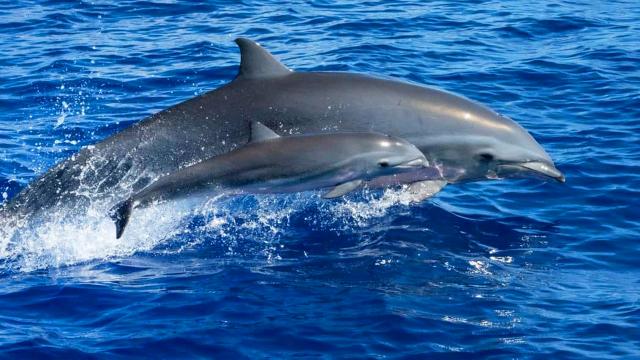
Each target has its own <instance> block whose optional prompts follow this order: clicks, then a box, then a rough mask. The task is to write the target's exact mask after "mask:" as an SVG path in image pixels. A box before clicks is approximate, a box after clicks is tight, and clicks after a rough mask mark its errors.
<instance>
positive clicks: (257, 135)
mask: <svg viewBox="0 0 640 360" xmlns="http://www.w3.org/2000/svg"><path fill="white" fill-rule="evenodd" d="M279 137H280V135H278V134H276V133H275V132H274V131H273V130H271V129H269V128H268V127H266V126H264V125H262V123H260V122H258V121H252V122H251V133H250V134H249V142H258V141H265V140H269V139H277V138H279Z"/></svg>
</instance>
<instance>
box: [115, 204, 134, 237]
mask: <svg viewBox="0 0 640 360" xmlns="http://www.w3.org/2000/svg"><path fill="white" fill-rule="evenodd" d="M132 208H133V201H132V200H131V199H128V200H125V201H123V202H121V203H119V204H117V205H116V206H114V207H113V208H111V213H110V215H111V219H113V221H114V222H115V223H116V239H120V237H121V236H122V233H123V232H124V228H125V226H127V224H128V223H129V217H130V216H131V209H132Z"/></svg>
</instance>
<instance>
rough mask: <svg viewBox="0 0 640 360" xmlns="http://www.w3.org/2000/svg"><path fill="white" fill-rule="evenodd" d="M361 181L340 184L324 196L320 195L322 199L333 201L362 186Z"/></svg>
mask: <svg viewBox="0 0 640 360" xmlns="http://www.w3.org/2000/svg"><path fill="white" fill-rule="evenodd" d="M362 182H363V181H362V180H353V181H349V182H346V183H342V184H340V185H338V186H336V187H334V188H333V189H331V191H329V192H327V193H326V194H324V195H322V198H323V199H333V198H337V197H339V196H342V195H344V194H346V193H349V192H351V191H353V190H355V189H357V188H359V187H360V185H362Z"/></svg>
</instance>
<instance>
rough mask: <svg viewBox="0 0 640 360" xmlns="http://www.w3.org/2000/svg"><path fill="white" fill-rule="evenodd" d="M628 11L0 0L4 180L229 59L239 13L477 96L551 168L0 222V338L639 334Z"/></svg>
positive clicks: (470, 350)
mask: <svg viewBox="0 0 640 360" xmlns="http://www.w3.org/2000/svg"><path fill="white" fill-rule="evenodd" d="M638 19H640V7H639V6H638V4H637V2H601V3H599V2H585V3H581V2H574V1H572V2H568V1H564V2H533V3H515V2H504V3H499V2H491V1H485V2H478V3H474V4H467V5H465V4H460V3H458V2H443V1H440V2H426V3H425V2H419V1H402V2H401V1H388V2H373V1H371V2H365V3H356V2H340V3H338V4H334V3H331V2H310V3H303V2H290V3H288V4H286V5H282V4H278V5H276V4H261V3H252V2H245V3H236V2H222V3H207V4H202V3H199V2H181V3H179V4H176V3H171V2H166V3H164V2H163V3H160V2H119V3H118V4H110V3H108V2H104V3H103V2H77V3H72V2H58V1H41V2H10V3H8V2H5V3H0V53H2V54H3V55H2V56H0V69H2V71H1V72H0V193H1V194H2V195H3V198H5V199H10V198H11V197H13V196H14V195H15V194H16V193H17V192H18V191H19V190H20V189H22V188H23V187H25V186H26V184H27V183H28V182H29V181H30V180H33V179H34V178H35V177H36V176H37V175H39V174H41V173H43V172H44V171H46V170H47V169H48V168H49V167H50V166H52V165H53V164H55V163H56V162H58V161H60V160H62V159H64V158H66V157H68V156H70V155H71V154H73V153H74V152H75V151H77V150H78V149H79V148H80V147H82V146H85V145H89V144H92V143H95V142H97V141H99V140H102V139H104V138H105V137H107V136H108V135H110V134H114V133H116V132H118V131H119V130H121V129H124V128H125V127H127V126H129V125H131V124H132V123H134V122H136V121H139V120H140V119H142V118H144V117H145V116H147V115H149V114H153V113H155V112H157V111H159V110H161V109H164V108H167V107H168V106H170V105H173V104H176V103H178V102H180V101H183V100H186V99H188V98H191V97H193V96H194V95H197V94H200V93H203V92H205V91H208V90H211V89H214V88H216V87H218V86H220V85H222V84H224V83H226V82H228V81H230V80H231V79H232V78H233V77H234V76H235V74H236V71H237V64H238V61H239V55H238V50H237V48H236V46H235V44H234V43H233V39H235V38H236V37H238V36H244V37H249V38H253V39H256V40H258V41H260V43H261V44H263V45H264V46H265V47H266V48H268V49H269V50H270V51H272V52H273V53H274V54H276V55H277V56H278V57H279V58H280V59H281V60H282V61H283V62H284V63H285V64H287V65H288V66H289V67H291V68H293V69H296V70H299V71H325V70H326V71H351V72H361V73H369V74H376V75H384V76H392V77H396V78H399V79H403V80H407V81H412V82H416V83H421V84H428V85H432V86H437V87H441V88H444V89H447V90H449V91H453V92H456V93H459V94H462V95H465V96H467V97H469V98H471V99H474V100H477V101H480V102H482V103H484V104H487V105H488V106H490V107H491V108H493V109H495V110H497V111H499V112H500V113H503V114H506V115H508V116H510V117H512V118H513V119H515V120H516V121H518V122H519V123H520V124H522V125H523V126H524V127H525V128H527V129H528V130H529V131H530V132H531V133H532V134H533V135H534V136H535V137H536V139H538V141H539V142H540V143H541V144H542V145H543V146H544V147H545V149H547V151H548V152H549V153H550V155H551V156H552V157H553V158H554V160H555V161H556V164H557V165H558V167H559V168H560V169H561V170H562V171H563V172H564V173H565V174H566V176H567V183H566V184H556V183H543V182H540V181H539V180H533V179H530V180H525V179H523V180H508V181H507V180H504V181H487V182H477V183H469V184H462V185H455V186H449V187H447V188H445V190H444V191H443V192H441V193H440V194H439V195H438V196H437V197H435V198H434V199H432V200H430V201H427V202H425V203H423V204H420V205H418V206H407V205H405V204H403V201H402V196H401V195H400V194H399V193H397V192H393V191H388V192H386V193H385V194H380V193H373V194H359V195H354V196H350V197H348V198H347V199H344V200H341V201H338V202H331V203H328V202H323V201H321V200H320V199H319V195H318V194H317V193H303V194H297V195H290V196H282V195H278V196H256V197H253V196H248V197H243V198H236V199H231V200H227V201H223V202H221V203H218V204H215V205H209V206H207V207H205V208H203V209H202V211H201V213H200V214H199V215H197V216H194V217H192V218H189V219H187V220H186V221H182V222H180V223H175V222H171V221H168V222H166V223H163V222H162V221H158V223H155V222H150V223H149V226H148V230H149V235H148V236H146V237H138V238H137V240H136V241H129V242H127V241H123V242H117V241H115V240H113V239H112V237H101V236H98V235H97V232H96V231H95V230H96V229H94V228H92V227H91V224H87V225H86V226H84V227H83V226H76V227H72V228H61V229H47V231H44V232H42V233H38V234H36V235H37V236H35V235H34V236H33V237H28V236H27V237H22V238H20V241H18V242H12V241H9V240H8V239H0V279H2V287H0V354H2V356H3V357H7V358H17V357H43V356H49V357H53V358H62V357H69V356H74V357H86V358H93V357H98V358H99V357H109V358H113V357H122V358H124V357H158V358H160V357H165V358H175V357H180V358H189V357H193V358H198V357H214V358H283V357H299V358H331V357H336V358H376V357H388V358H403V359H404V358H425V357H430V358H438V357H443V358H464V359H466V358H470V357H476V358H477V357H489V356H493V357H495V358H508V359H511V358H530V357H532V358H535V357H547V358H548V357H551V358H554V359H556V358H579V359H584V358H593V359H602V358H638V357H640V330H639V329H638V323H640V290H639V288H640V266H639V265H638V263H639V261H638V259H639V258H640V256H639V255H640V243H639V241H638V239H639V238H640V216H639V212H638V210H637V202H638V199H639V198H640V196H639V195H640V194H639V190H638V189H639V188H640V152H639V149H640V135H638V134H640V90H639V89H640V46H639V44H640V43H639V42H638V39H639V38H640V21H639V20H638ZM158 215H159V216H158V219H164V218H163V216H165V217H166V215H167V214H166V212H163V211H162V210H158ZM109 231H111V232H112V231H113V230H112V229H111V228H109ZM167 234H169V235H167Z"/></svg>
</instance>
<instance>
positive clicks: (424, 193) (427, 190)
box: [407, 180, 447, 203]
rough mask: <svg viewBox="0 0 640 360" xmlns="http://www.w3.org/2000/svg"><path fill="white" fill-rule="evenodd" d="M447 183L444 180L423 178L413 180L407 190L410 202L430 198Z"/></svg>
mask: <svg viewBox="0 0 640 360" xmlns="http://www.w3.org/2000/svg"><path fill="white" fill-rule="evenodd" d="M446 185H447V181H446V180H425V181H418V182H414V183H412V184H411V185H409V188H408V189H407V191H408V192H409V194H410V195H411V202H412V203H419V202H421V201H423V200H424V199H427V198H430V197H432V196H433V195H435V194H437V193H438V192H440V190H442V188H443V187H445V186H446Z"/></svg>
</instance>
